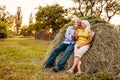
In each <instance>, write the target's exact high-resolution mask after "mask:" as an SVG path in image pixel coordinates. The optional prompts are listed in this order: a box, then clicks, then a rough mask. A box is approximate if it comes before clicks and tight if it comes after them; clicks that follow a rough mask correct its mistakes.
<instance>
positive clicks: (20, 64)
mask: <svg viewBox="0 0 120 80" xmlns="http://www.w3.org/2000/svg"><path fill="white" fill-rule="evenodd" d="M50 42H51V41H45V40H35V39H34V38H19V37H18V38H8V39H5V40H0V80H37V79H36V77H37V75H38V73H39V72H40V71H41V65H42V64H43V61H42V60H43V59H44V57H45V53H46V51H47V49H48V47H49V44H50ZM36 74H37V75H36Z"/></svg>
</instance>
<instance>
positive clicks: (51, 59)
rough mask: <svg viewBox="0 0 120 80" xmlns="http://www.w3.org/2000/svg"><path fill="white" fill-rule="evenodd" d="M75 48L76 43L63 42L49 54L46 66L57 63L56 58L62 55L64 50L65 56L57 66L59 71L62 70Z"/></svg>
mask: <svg viewBox="0 0 120 80" xmlns="http://www.w3.org/2000/svg"><path fill="white" fill-rule="evenodd" d="M73 50H74V44H65V43H61V44H60V45H59V46H58V47H57V48H55V49H54V51H53V52H52V53H51V55H50V56H49V58H48V60H47V61H46V63H45V68H47V67H50V66H52V65H53V64H54V63H55V60H56V58H57V57H58V55H60V54H61V53H62V52H63V51H64V53H63V56H62V57H61V59H60V60H59V62H58V63H57V64H56V67H55V68H56V69H57V70H58V71H60V70H61V69H62V68H63V66H64V64H65V62H66V61H67V59H68V58H69V56H70V55H71V53H72V52H73Z"/></svg>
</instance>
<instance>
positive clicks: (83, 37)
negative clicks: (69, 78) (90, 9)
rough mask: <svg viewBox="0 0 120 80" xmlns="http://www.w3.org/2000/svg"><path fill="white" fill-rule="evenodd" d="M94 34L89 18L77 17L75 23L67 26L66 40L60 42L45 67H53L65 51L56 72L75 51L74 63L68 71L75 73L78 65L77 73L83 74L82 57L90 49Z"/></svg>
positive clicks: (55, 70) (55, 68) (55, 69)
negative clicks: (81, 18)
mask: <svg viewBox="0 0 120 80" xmlns="http://www.w3.org/2000/svg"><path fill="white" fill-rule="evenodd" d="M93 36H94V32H93V31H92V30H91V29H90V23H89V22H88V21H87V20H80V19H76V20H75V21H74V25H73V26H69V27H68V28H67V30H66V33H65V40H64V41H63V42H62V43H61V44H59V45H58V46H57V47H56V48H55V49H54V51H53V52H52V53H51V55H50V56H49V57H48V59H47V61H46V62H45V64H44V68H48V67H51V66H52V65H53V64H54V63H55V60H56V58H57V57H58V55H60V54H61V53H62V52H63V51H64V53H63V56H62V57H61V59H60V60H59V61H58V63H57V64H56V67H54V68H53V71H54V72H59V71H60V70H62V69H63V67H64V64H65V62H66V61H67V59H68V58H69V57H70V55H71V54H72V52H73V51H74V61H73V65H72V67H71V68H70V69H69V70H68V71H67V72H68V73H74V70H75V68H76V67H77V69H78V72H77V73H79V74H81V73H82V71H81V57H82V56H83V54H84V53H85V52H86V51H87V50H88V49H89V46H90V42H91V41H92V39H93Z"/></svg>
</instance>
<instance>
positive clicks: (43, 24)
mask: <svg viewBox="0 0 120 80" xmlns="http://www.w3.org/2000/svg"><path fill="white" fill-rule="evenodd" d="M63 14H64V10H63V7H61V6H59V5H58V4H55V5H52V6H46V7H41V6H40V7H39V9H38V12H37V13H36V23H35V25H36V29H37V30H38V29H47V28H52V29H53V31H54V30H57V29H60V28H61V27H62V26H63V25H64V24H65V23H66V22H67V20H66V19H65V18H64V16H63Z"/></svg>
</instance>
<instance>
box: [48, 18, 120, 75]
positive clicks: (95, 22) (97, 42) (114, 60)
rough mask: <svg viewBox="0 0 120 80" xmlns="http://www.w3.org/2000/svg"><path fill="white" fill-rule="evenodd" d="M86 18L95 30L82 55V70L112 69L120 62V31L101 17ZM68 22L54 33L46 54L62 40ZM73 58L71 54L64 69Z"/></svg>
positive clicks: (71, 62)
mask: <svg viewBox="0 0 120 80" xmlns="http://www.w3.org/2000/svg"><path fill="white" fill-rule="evenodd" d="M88 20H89V21H90V23H92V24H91V27H92V29H93V31H94V32H95V37H94V40H93V42H92V46H91V47H90V49H89V50H88V51H87V52H86V53H85V54H84V55H83V57H82V62H83V63H82V71H84V72H87V73H95V72H97V71H100V70H103V69H106V68H109V69H113V68H112V67H113V66H115V65H118V64H120V36H119V34H120V32H118V31H117V30H116V29H115V28H114V27H113V26H112V25H110V24H109V23H107V22H105V21H103V20H101V19H95V17H94V19H92V18H88ZM70 24H71V23H69V24H67V25H65V26H64V27H63V28H62V29H61V31H60V32H59V33H58V34H57V35H56V37H55V39H54V40H53V42H52V44H51V47H50V49H49V51H48V52H47V55H50V53H51V52H52V51H53V49H54V48H55V47H56V46H57V45H58V44H59V43H60V42H61V41H63V40H64V34H65V30H66V28H67V26H68V25H70ZM61 56H62V55H61ZM61 56H59V57H58V59H57V61H58V60H59V59H60V57H61ZM73 58H74V56H73V54H72V55H71V56H70V58H69V59H68V60H67V62H66V64H65V69H69V68H70V67H71V66H72V64H73Z"/></svg>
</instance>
